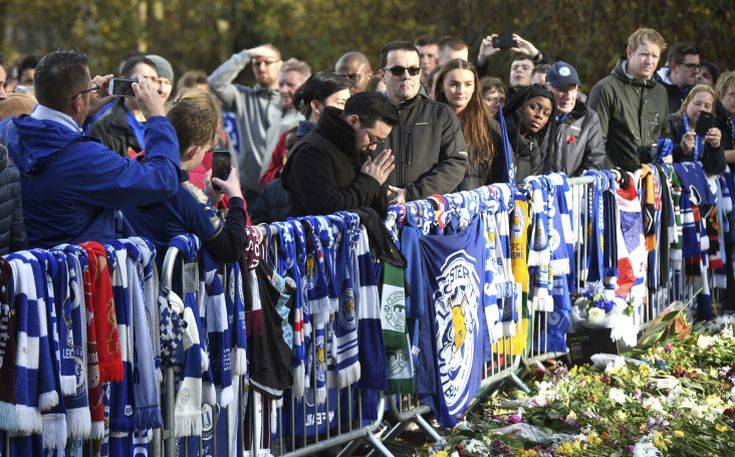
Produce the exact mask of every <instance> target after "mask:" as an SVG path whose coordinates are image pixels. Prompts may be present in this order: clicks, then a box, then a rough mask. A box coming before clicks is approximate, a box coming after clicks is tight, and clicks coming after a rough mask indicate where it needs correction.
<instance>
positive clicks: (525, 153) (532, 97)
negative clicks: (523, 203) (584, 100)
mask: <svg viewBox="0 0 735 457" xmlns="http://www.w3.org/2000/svg"><path fill="white" fill-rule="evenodd" d="M554 109H555V106H554V95H553V94H552V93H551V92H549V90H548V89H546V88H545V87H543V86H539V85H538V84H533V85H531V86H528V87H524V88H522V89H518V90H516V91H515V92H514V93H513V94H512V95H511V96H510V98H509V99H508V102H507V103H506V104H505V106H503V114H504V115H505V118H506V119H507V127H508V137H509V139H510V144H511V146H512V148H513V165H514V166H515V169H516V182H521V181H523V180H524V179H525V178H527V177H528V176H534V175H540V174H543V172H544V170H545V168H546V162H547V160H548V156H549V151H546V150H542V147H541V145H542V143H543V140H544V136H545V135H546V131H547V129H548V127H549V124H550V123H549V120H550V119H551V116H553V115H554ZM502 156H503V154H502V153H500V154H498V159H500V158H501V157H502ZM504 167H507V165H506V164H505V161H504V160H495V161H494V162H493V171H492V175H493V181H494V182H497V181H499V180H500V179H501V177H502V176H503V175H504V173H505V169H504Z"/></svg>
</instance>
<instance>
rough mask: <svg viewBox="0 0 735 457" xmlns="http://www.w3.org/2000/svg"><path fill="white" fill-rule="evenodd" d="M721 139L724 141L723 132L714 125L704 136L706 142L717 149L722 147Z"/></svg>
mask: <svg viewBox="0 0 735 457" xmlns="http://www.w3.org/2000/svg"><path fill="white" fill-rule="evenodd" d="M720 141H722V132H720V129H718V128H717V127H712V128H711V129H709V130H707V134H706V135H705V136H704V142H705V143H707V144H709V145H710V146H712V147H713V148H715V149H717V148H719V147H720Z"/></svg>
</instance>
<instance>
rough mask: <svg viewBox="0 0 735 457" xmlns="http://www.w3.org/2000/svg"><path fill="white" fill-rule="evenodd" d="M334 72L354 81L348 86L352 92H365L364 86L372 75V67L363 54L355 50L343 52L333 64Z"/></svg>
mask: <svg viewBox="0 0 735 457" xmlns="http://www.w3.org/2000/svg"><path fill="white" fill-rule="evenodd" d="M334 72H335V73H337V74H339V75H343V76H347V77H348V78H350V79H351V80H353V81H355V85H354V86H352V87H351V88H350V93H352V94H356V93H358V92H365V86H366V85H367V83H368V81H370V78H372V77H373V67H372V66H371V65H370V61H369V60H368V58H367V57H365V54H363V53H361V52H357V51H350V52H346V53H345V54H343V55H342V57H340V58H339V60H337V63H336V64H335V65H334Z"/></svg>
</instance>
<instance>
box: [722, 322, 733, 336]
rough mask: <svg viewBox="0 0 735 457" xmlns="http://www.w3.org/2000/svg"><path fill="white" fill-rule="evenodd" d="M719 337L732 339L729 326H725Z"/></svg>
mask: <svg viewBox="0 0 735 457" xmlns="http://www.w3.org/2000/svg"><path fill="white" fill-rule="evenodd" d="M720 335H721V336H722V337H723V338H732V337H733V331H732V327H731V326H730V325H726V326H725V328H724V329H723V330H722V332H721V333H720Z"/></svg>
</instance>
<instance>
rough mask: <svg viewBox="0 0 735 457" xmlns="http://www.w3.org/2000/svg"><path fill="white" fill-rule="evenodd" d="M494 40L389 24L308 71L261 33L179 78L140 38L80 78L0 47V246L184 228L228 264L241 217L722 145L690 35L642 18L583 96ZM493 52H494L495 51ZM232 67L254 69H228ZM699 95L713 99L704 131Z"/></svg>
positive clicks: (405, 197)
mask: <svg viewBox="0 0 735 457" xmlns="http://www.w3.org/2000/svg"><path fill="white" fill-rule="evenodd" d="M500 38H501V37H499V36H498V35H495V34H492V35H489V36H487V37H485V38H484V39H483V40H482V43H481V45H480V49H479V53H478V55H477V58H476V59H471V58H470V55H469V46H468V45H467V43H465V42H463V41H462V40H461V39H460V38H458V37H453V36H447V37H444V38H442V39H440V40H436V39H433V38H431V37H429V36H421V37H418V38H417V39H416V40H414V41H413V42H410V41H394V42H391V43H388V44H386V45H385V46H384V47H383V48H382V50H381V52H380V55H379V56H377V57H379V63H380V67H379V68H378V69H375V70H374V69H373V67H372V65H371V61H370V59H369V58H368V57H367V56H366V55H364V54H363V53H361V52H359V51H358V50H354V51H350V52H347V53H345V54H344V55H342V56H340V57H339V58H338V59H337V60H336V63H335V65H334V68H333V69H331V68H330V69H323V70H321V71H318V72H315V73H313V74H312V69H311V67H310V66H309V65H308V64H307V63H306V62H303V61H301V60H298V59H296V58H293V57H292V58H288V59H284V56H282V54H281V52H280V50H279V49H278V48H277V47H275V46H273V45H271V44H264V45H261V46H257V47H254V48H251V49H246V50H243V51H241V52H238V53H236V54H234V55H232V56H231V57H230V58H229V59H228V60H227V61H225V62H224V63H222V64H221V65H220V66H219V67H218V68H216V69H215V70H214V71H213V72H212V73H211V74H209V75H207V74H206V73H204V72H202V71H198V70H195V71H189V72H187V73H185V74H184V75H182V76H180V77H179V78H178V81H177V79H176V77H175V74H174V71H173V67H172V66H171V64H170V63H169V62H168V61H167V60H166V59H165V58H164V57H162V56H158V55H153V54H150V55H144V54H141V53H137V52H131V53H128V54H126V55H125V56H123V59H122V61H121V63H120V67H119V69H118V72H117V73H116V74H115V75H112V74H108V75H104V76H94V77H93V76H92V75H93V74H94V72H93V71H90V69H89V68H88V64H87V58H86V56H85V55H84V54H83V53H80V52H77V51H71V50H58V51H53V52H50V53H49V54H47V55H45V56H43V57H41V58H38V57H35V56H26V57H24V58H22V59H20V60H19V61H18V62H17V63H16V64H15V65H10V64H9V63H8V62H4V61H3V60H2V59H1V58H0V195H1V196H2V198H3V200H2V206H0V254H2V253H6V252H9V251H15V250H19V249H24V248H26V247H42V248H50V247H52V246H56V245H58V244H61V243H79V242H85V241H89V240H95V241H100V242H104V241H107V240H111V239H114V238H116V237H119V236H123V235H130V234H137V235H140V236H143V237H146V238H148V239H150V240H152V241H153V242H154V243H155V244H156V246H157V247H159V248H164V247H165V246H166V245H167V242H168V240H170V239H171V238H172V237H174V236H176V235H179V234H182V233H194V234H196V235H198V236H199V237H200V238H201V239H202V240H203V242H204V245H205V247H207V249H208V250H209V251H210V252H211V254H212V255H213V257H214V258H215V259H216V260H220V261H227V262H229V261H233V260H235V259H236V257H237V256H238V255H239V254H237V253H240V252H242V251H243V246H244V244H245V242H246V240H245V231H244V227H245V226H246V225H247V224H250V223H251V222H252V223H262V222H273V221H277V220H285V219H286V218H287V217H289V216H301V215H308V214H331V213H335V212H338V211H345V210H354V209H357V208H360V207H372V208H374V209H376V210H377V211H378V212H379V213H383V212H384V211H385V209H386V208H387V206H388V205H390V204H394V203H404V202H407V201H411V200H416V199H422V198H426V197H428V196H430V195H433V194H444V193H449V192H453V191H457V190H470V189H474V188H478V187H481V186H484V185H487V184H491V183H494V182H501V181H502V180H504V179H506V177H507V176H508V175H509V174H508V170H509V168H511V166H512V168H513V170H514V173H511V174H510V176H514V179H515V180H516V181H518V182H520V181H522V180H523V179H524V178H526V177H528V176H531V175H538V174H544V173H547V172H553V171H558V172H564V173H566V174H567V175H569V176H576V175H580V174H581V173H582V172H583V171H584V170H586V169H606V168H618V169H620V170H621V171H627V172H633V171H635V170H637V169H639V168H640V166H641V164H642V163H648V162H651V163H656V162H672V161H673V162H684V161H694V162H700V163H701V164H702V166H703V168H704V170H705V171H706V172H707V173H708V174H709V175H715V174H718V173H722V172H723V171H724V170H725V169H726V165H727V163H735V146H734V139H735V138H734V137H735V72H724V73H722V74H720V72H719V69H718V68H717V66H716V65H715V64H713V63H712V62H710V61H707V60H704V58H703V57H704V55H703V53H702V52H701V51H700V49H699V48H698V47H697V46H696V45H695V44H693V43H676V44H674V45H673V46H670V47H669V48H668V52H667V43H666V41H665V40H664V37H663V36H662V35H661V34H660V33H658V32H657V31H656V30H653V29H650V28H640V29H638V30H636V31H634V32H633V33H632V34H631V35H630V36H629V38H628V41H627V44H626V46H625V55H624V57H622V58H621V59H620V60H619V62H618V63H617V65H616V66H615V67H614V68H613V69H612V71H611V73H610V74H609V75H608V76H606V77H604V78H603V79H602V80H600V81H598V82H596V83H595V84H588V86H589V87H591V89H590V91H589V94H588V95H586V94H584V93H583V92H582V78H581V77H580V75H579V73H578V71H577V70H576V68H575V67H574V65H573V63H570V62H566V61H563V60H559V61H555V62H553V61H551V60H550V59H549V57H548V55H547V54H545V53H544V52H543V51H541V50H539V49H538V48H536V46H534V44H533V43H531V42H530V41H528V40H526V39H524V38H523V37H521V36H519V35H517V34H513V35H512V36H511V37H510V39H511V42H512V44H511V45H510V46H503V45H499V43H500V41H501V40H500ZM504 38H506V39H507V38H508V37H504ZM504 52H511V53H513V56H514V58H513V60H512V63H511V66H510V68H509V69H508V70H504V69H502V68H498V65H497V63H496V61H497V60H498V59H497V57H496V56H498V55H500V54H501V53H504ZM664 55H665V56H666V58H665V61H664V65H663V66H662V67H661V68H659V62H660V61H661V59H662V56H664ZM247 66H250V67H251V69H252V72H253V76H254V79H255V85H253V86H252V87H248V86H244V85H240V84H236V83H234V81H235V80H236V79H237V78H238V76H239V75H240V73H241V72H243V71H244V70H245V68H246V67H247ZM504 73H505V74H507V81H508V84H507V85H506V84H505V83H504V82H503V80H502V79H501V78H500V77H499V76H500V75H503V74H504ZM114 77H123V78H128V79H133V80H135V81H136V82H135V83H133V84H132V88H133V91H134V94H132V96H115V95H108V87H109V85H110V82H111V80H112V79H113V78H114ZM702 113H711V114H714V121H713V122H712V123H711V124H707V125H710V127H709V128H708V129H707V130H706V131H702V129H698V128H697V123H698V121H699V120H700V118H702ZM707 119H708V121H707V122H710V121H711V119H710V117H709V115H708V116H707ZM667 139H668V140H669V141H668V142H667V141H666V140H667ZM667 144H669V145H671V146H672V147H666V145H667ZM508 145H509V146H510V148H511V149H512V154H511V155H508V154H506V153H505V152H507V151H506V150H507V148H508ZM216 150H217V151H219V150H224V151H229V152H230V154H231V164H232V167H231V169H230V172H229V175H227V176H228V177H227V178H226V179H219V178H216V177H213V176H212V167H213V151H216ZM509 156H510V157H512V160H513V163H512V164H510V163H507V160H506V157H509ZM248 208H249V209H250V211H248ZM251 218H252V220H251ZM233 255H234V256H235V257H234V258H233Z"/></svg>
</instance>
